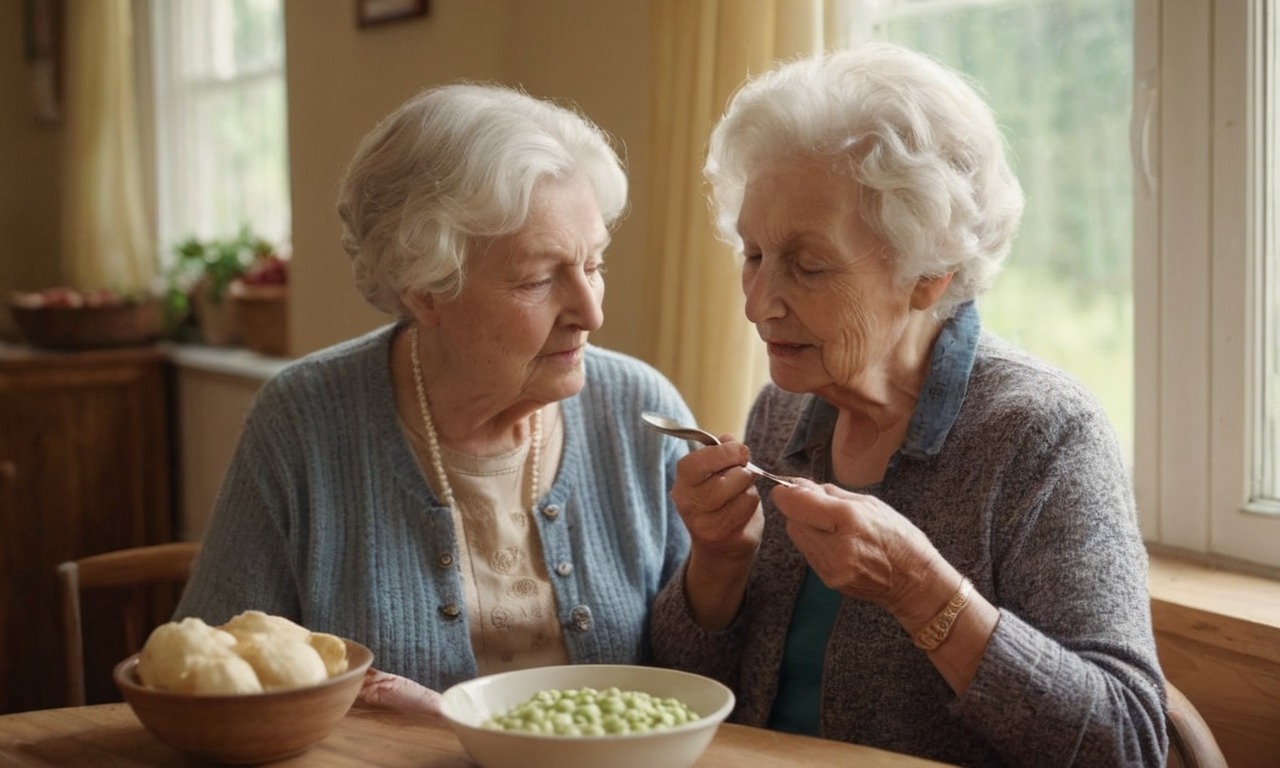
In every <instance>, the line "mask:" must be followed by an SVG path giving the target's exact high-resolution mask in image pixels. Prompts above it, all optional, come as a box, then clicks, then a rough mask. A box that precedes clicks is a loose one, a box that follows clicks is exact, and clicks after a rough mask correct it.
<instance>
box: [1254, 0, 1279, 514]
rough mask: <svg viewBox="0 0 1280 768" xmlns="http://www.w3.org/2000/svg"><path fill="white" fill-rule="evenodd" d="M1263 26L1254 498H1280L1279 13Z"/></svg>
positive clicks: (1264, 22) (1262, 21) (1272, 15)
mask: <svg viewBox="0 0 1280 768" xmlns="http://www.w3.org/2000/svg"><path fill="white" fill-rule="evenodd" d="M1260 26H1262V27H1263V28H1264V32H1263V40H1264V41H1265V42H1264V45H1263V50H1262V56H1263V57H1264V63H1263V67H1264V69H1263V72H1264V73H1265V74H1264V76H1263V77H1264V85H1263V89H1262V91H1263V93H1264V94H1265V95H1264V97H1263V99H1264V102H1263V104H1264V108H1263V109H1262V110H1261V112H1262V119H1263V120H1264V121H1265V127H1264V130H1263V142H1262V157H1263V161H1262V162H1261V163H1260V164H1259V165H1260V167H1261V168H1262V183H1263V195H1264V198H1263V203H1262V205H1263V211H1264V213H1263V216H1262V221H1263V226H1264V227H1265V229H1264V231H1263V241H1262V242H1263V258H1264V259H1265V262H1264V264H1265V266H1264V267H1263V270H1262V275H1261V277H1262V279H1261V281H1260V282H1261V286H1262V294H1263V295H1262V313H1263V314H1262V316H1263V323H1262V332H1261V334H1260V336H1261V338H1260V342H1261V350H1262V351H1261V355H1260V356H1261V360H1262V370H1263V372H1264V377H1265V378H1264V381H1263V385H1262V404H1261V407H1260V410H1261V416H1260V419H1259V421H1260V422H1261V424H1262V425H1263V427H1262V429H1261V430H1260V433H1259V435H1258V438H1259V439H1258V443H1257V445H1255V450H1256V451H1257V454H1258V456H1259V463H1260V466H1259V468H1258V471H1257V477H1258V487H1257V488H1256V489H1255V491H1254V495H1253V498H1254V499H1255V500H1257V499H1270V500H1272V501H1275V500H1277V499H1280V224H1277V222H1280V114H1277V113H1278V112H1280V40H1278V38H1280V21H1278V20H1277V14H1275V13H1271V15H1270V16H1269V17H1268V18H1266V19H1263V20H1261V24H1260Z"/></svg>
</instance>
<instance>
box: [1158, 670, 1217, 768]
mask: <svg viewBox="0 0 1280 768" xmlns="http://www.w3.org/2000/svg"><path fill="white" fill-rule="evenodd" d="M1164 686H1165V691H1166V693H1167V696H1168V704H1167V705H1166V714H1167V715H1168V717H1167V722H1168V726H1169V759H1168V762H1167V763H1166V765H1168V766H1169V768H1175V767H1176V768H1227V759H1226V758H1225V757H1223V755H1222V750H1221V749H1220V748H1219V747H1218V742H1217V740H1216V739H1215V738H1214V737H1213V731H1211V730H1209V724H1208V723H1206V722H1205V721H1204V718H1203V717H1201V716H1200V712H1199V710H1197V709H1196V707H1195V705H1194V704H1192V703H1191V700H1190V699H1188V698H1187V697H1186V696H1185V695H1184V694H1183V693H1182V691H1180V690H1178V688H1177V687H1176V686H1175V685H1174V684H1173V683H1171V682H1169V681H1168V680H1166V681H1165V683H1164Z"/></svg>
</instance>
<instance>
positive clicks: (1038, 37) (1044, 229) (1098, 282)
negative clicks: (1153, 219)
mask: <svg viewBox="0 0 1280 768" xmlns="http://www.w3.org/2000/svg"><path fill="white" fill-rule="evenodd" d="M901 7H902V8H903V9H904V10H910V8H911V5H910V4H909V3H908V4H904V5H902V6H901ZM946 7H950V8H952V10H946V9H945V8H946ZM875 34H876V36H877V37H882V38H886V39H890V40H894V41H897V42H900V43H904V44H907V45H910V46H912V47H914V48H916V49H918V50H921V51H923V52H925V53H928V54H930V55H932V56H935V57H936V58H938V59H940V60H942V61H944V62H946V63H947V64H949V65H951V66H953V67H956V68H958V69H960V70H963V71H964V72H967V73H968V74H969V75H970V76H971V77H972V79H973V80H974V81H975V84H977V85H978V86H979V90H980V91H981V92H983V93H984V95H985V96H986V97H987V99H988V102H989V103H990V104H991V106H992V108H993V109H994V110H995V112H996V116H997V119H998V120H999V121H1000V124H1001V126H1002V127H1003V128H1004V129H1005V131H1006V136H1007V141H1008V144H1009V150H1010V159H1011V160H1012V162H1013V165H1014V167H1015V169H1016V171H1017V173H1018V178H1019V180H1020V181H1021V183H1022V186H1023V191H1024V192H1025V193H1026V197H1027V208H1026V214H1025V216H1024V218H1023V224H1022V229H1021V232H1020V234H1019V235H1018V238H1017V240H1016V241H1015V243H1014V248H1013V252H1012V253H1011V254H1010V256H1009V261H1008V262H1007V265H1006V267H1005V270H1004V272H1003V273H1002V274H1001V275H1000V277H999V278H997V281H996V284H995V286H994V287H993V288H992V289H991V291H990V292H989V293H988V294H987V295H985V296H984V297H983V299H982V300H981V302H980V309H981V314H982V317H983V323H984V324H985V325H986V326H987V327H988V328H990V329H992V330H993V331H995V332H996V333H998V334H1000V335H1001V336H1004V337H1005V338H1008V339H1010V340H1011V341H1014V342H1016V343H1018V344H1019V345H1021V346H1023V347H1024V348H1026V349H1028V350H1029V351H1031V352H1033V353H1034V354H1036V355H1038V356H1040V357H1041V358H1043V359H1046V360H1048V361H1050V362H1052V363H1054V364H1056V365H1058V366H1060V367H1062V368H1064V369H1066V370H1067V371H1069V372H1071V373H1072V374H1073V375H1075V376H1076V377H1077V378H1079V379H1081V380H1082V381H1083V382H1084V383H1085V384H1086V385H1087V386H1088V387H1089V388H1090V390H1092V391H1093V392H1094V394H1096V395H1097V396H1098V398H1099V399H1100V400H1101V401H1102V403H1103V405H1104V407H1105V408H1106V410H1107V413H1108V415H1109V416H1110V417H1111V420H1112V422H1113V423H1114V424H1115V426H1116V431H1117V433H1118V434H1119V436H1120V439H1121V444H1122V446H1123V447H1124V449H1125V451H1126V455H1127V456H1128V457H1130V458H1131V457H1132V450H1133V449H1132V446H1133V434H1134V427H1133V414H1134V405H1133V404H1134V394H1133V291H1132V274H1133V273H1132V254H1133V202H1132V194H1133V193H1132V172H1131V169H1132V163H1131V159H1130V154H1129V119H1130V112H1131V103H1132V81H1133V4H1132V2H1130V0H1008V1H1007V2H990V3H988V2H980V3H963V2H956V3H954V4H952V5H951V6H944V8H943V9H942V10H938V11H934V12H930V13H920V14H913V15H907V14H905V13H904V14H902V15H901V16H900V17H899V18H897V19H891V20H888V21H886V22H884V23H882V24H880V25H878V26H877V27H876V29H875Z"/></svg>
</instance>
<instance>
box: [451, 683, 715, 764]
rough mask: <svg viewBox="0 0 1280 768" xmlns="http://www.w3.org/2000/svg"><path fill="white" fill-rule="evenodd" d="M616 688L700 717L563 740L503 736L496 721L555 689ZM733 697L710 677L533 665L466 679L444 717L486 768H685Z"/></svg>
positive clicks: (454, 692) (509, 733)
mask: <svg viewBox="0 0 1280 768" xmlns="http://www.w3.org/2000/svg"><path fill="white" fill-rule="evenodd" d="M581 688H594V689H597V690H604V689H607V688H618V689H619V690H621V691H636V692H643V693H647V694H650V695H651V696H655V697H659V698H662V699H667V698H671V699H676V700H677V701H679V702H682V703H683V704H685V705H686V706H688V707H689V708H690V709H692V710H693V711H694V712H695V713H697V715H698V718H697V719H695V720H693V721H691V722H688V723H685V724H683V725H676V726H673V727H669V728H665V729H662V730H650V731H646V732H644V733H626V734H614V735H605V736H559V735H554V734H547V733H528V732H524V731H509V730H498V729H495V728H493V727H489V726H486V725H485V722H486V721H487V720H488V719H489V718H491V717H495V716H498V715H501V714H503V713H505V712H508V711H510V710H511V709H512V708H513V707H516V706H517V705H519V704H522V703H524V702H526V701H528V700H529V699H530V698H531V697H532V696H534V694H537V693H540V692H543V691H551V690H560V691H563V690H573V689H581ZM733 705H734V697H733V692H732V691H730V690H729V689H728V688H727V687H725V686H724V685H721V684H720V683H718V682H716V681H715V680H712V679H711V678H708V677H702V676H701V675H695V674H691V673H688V672H679V671H676V670H673V669H664V668H661V667H642V666H630V665H625V664H575V665H567V666H555V667H535V668H532V669H523V670H518V671H515V672H503V673H500V674H496V675H488V676H486V677H479V678H476V679H474V680H469V681H467V682H464V683H459V684H458V685H455V686H453V687H452V688H449V689H448V690H447V691H445V692H444V695H443V699H442V701H441V711H442V713H443V715H444V717H445V719H446V720H447V721H448V722H449V724H450V725H451V726H452V727H453V730H454V733H456V734H457V736H458V740H459V741H460V742H462V746H463V748H465V749H466V750H467V753H468V754H470V755H471V758H472V759H473V760H475V761H476V762H477V763H479V764H480V765H481V766H482V768H598V766H609V768H648V766H661V768H687V767H688V766H691V765H693V763H694V761H696V760H697V759H698V757H699V756H700V755H701V754H702V752H703V751H704V750H705V749H706V748H707V745H708V744H709V743H711V738H712V737H713V736H715V733H716V729H717V728H718V727H719V726H720V723H721V722H723V721H724V719H725V718H726V717H728V716H729V712H730V711H732V710H733Z"/></svg>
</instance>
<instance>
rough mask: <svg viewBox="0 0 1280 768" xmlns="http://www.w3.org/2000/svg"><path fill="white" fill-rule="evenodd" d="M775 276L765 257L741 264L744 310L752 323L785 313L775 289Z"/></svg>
mask: <svg viewBox="0 0 1280 768" xmlns="http://www.w3.org/2000/svg"><path fill="white" fill-rule="evenodd" d="M776 276H777V275H776V270H775V269H774V268H773V266H772V265H771V264H770V263H769V262H768V260H766V259H760V260H759V261H758V262H756V263H755V265H754V266H752V265H751V264H744V265H743V268H742V294H743V296H744V297H745V298H746V303H745V305H744V310H745V313H746V316H747V319H748V320H750V321H751V322H752V323H762V322H764V321H766V320H772V319H775V318H778V317H781V316H782V315H784V314H786V307H785V306H784V305H783V303H782V300H781V298H780V297H779V296H778V292H777V290H776V287H777V286H776V280H775V278H776Z"/></svg>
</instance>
